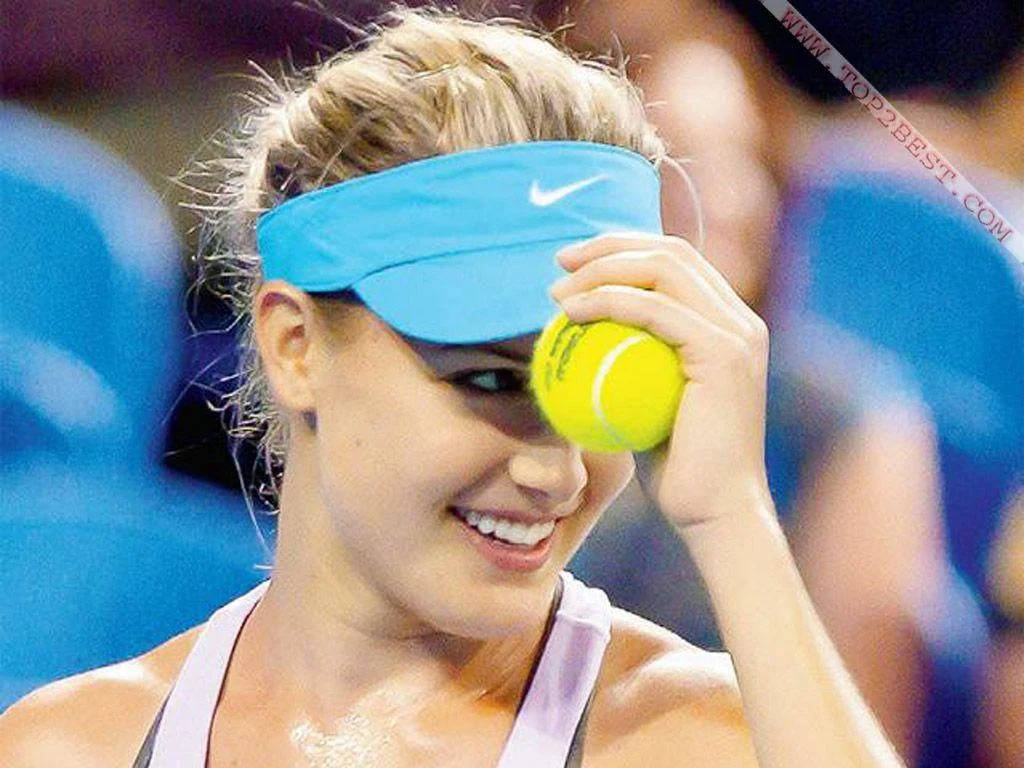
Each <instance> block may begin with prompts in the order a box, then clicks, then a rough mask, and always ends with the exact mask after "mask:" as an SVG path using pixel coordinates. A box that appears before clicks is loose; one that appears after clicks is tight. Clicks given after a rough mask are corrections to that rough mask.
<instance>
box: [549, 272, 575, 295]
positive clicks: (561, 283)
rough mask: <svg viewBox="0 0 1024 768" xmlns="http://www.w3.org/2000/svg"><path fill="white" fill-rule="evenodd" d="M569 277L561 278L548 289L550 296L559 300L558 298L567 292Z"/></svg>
mask: <svg viewBox="0 0 1024 768" xmlns="http://www.w3.org/2000/svg"><path fill="white" fill-rule="evenodd" d="M569 282H570V279H569V276H568V275H566V276H565V277H560V278H558V279H557V280H555V282H553V283H552V284H551V288H550V289H548V294H549V295H550V296H551V297H552V298H558V296H559V295H560V294H561V293H562V292H563V291H564V290H565V288H566V286H568V285H569Z"/></svg>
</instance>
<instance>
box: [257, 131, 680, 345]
mask: <svg viewBox="0 0 1024 768" xmlns="http://www.w3.org/2000/svg"><path fill="white" fill-rule="evenodd" d="M612 231H615V232H625V231H632V232H645V233H656V234H660V233H661V232H662V227H661V196H660V181H659V178H658V174H657V172H656V170H655V169H654V166H653V165H652V164H651V163H650V162H649V161H648V160H647V159H646V158H644V157H643V156H642V155H640V154H638V153H636V152H633V151H631V150H628V149H623V148H620V147H615V146H611V145H608V144H596V143H592V142H584V141H532V142H525V143H519V144H504V145H501V146H497V147H487V148H483V149H471V150H465V151H462V152H456V153H453V154H447V155H438V156H436V157H430V158H427V159H425V160H416V161H414V162H410V163H406V164H404V165H400V166H397V167H394V168H389V169H387V170H384V171H380V172H378V173H372V174H367V175H366V176H359V177H357V178H355V179H350V180H348V181H344V182H341V183H339V184H335V185H332V186H330V187H327V188H325V189H320V190H317V191H315V192H309V193H307V194H303V195H300V196H299V197H296V198H294V199H292V200H289V201H287V202H285V203H283V204H282V205H280V206H278V207H276V208H274V209H273V210H271V211H270V212H269V213H267V214H265V215H264V216H263V217H262V218H261V220H260V222H259V225H258V226H257V239H258V243H259V250H260V254H261V256H262V259H263V276H264V279H266V280H274V279H280V280H286V281H288V282H289V283H291V284H293V285H295V286H296V287H298V288H301V289H303V290H305V291H308V292H310V293H314V292H331V291H341V290H345V289H352V290H353V291H354V292H355V293H356V294H358V296H359V297H360V298H361V299H362V300H363V302H365V304H366V305H367V307H369V309H370V310H372V311H373V312H374V313H375V314H376V315H378V316H379V317H380V318H381V319H382V320H384V321H385V322H386V323H388V325H390V326H392V327H393V328H395V329H396V330H397V331H399V332H400V333H402V334H405V335H406V336H411V337H414V338H417V339H421V340H424V341H428V342H433V343H441V344H482V343H486V342H492V341H501V340H504V339H509V338H513V337H516V336H522V335H526V334H533V333H538V332H540V330H541V329H542V328H543V327H544V326H545V325H546V324H547V321H548V320H549V319H551V317H552V316H553V315H555V314H556V313H557V312H558V311H559V307H558V305H557V303H556V302H555V301H554V300H552V299H551V298H550V297H549V296H548V288H549V287H550V286H551V283H552V282H554V281H555V280H556V279H558V278H559V277H562V276H563V275H565V274H566V272H565V270H564V269H562V267H561V266H559V264H558V263H557V262H556V261H555V253H556V251H558V250H559V249H560V248H562V247H564V246H566V245H569V244H572V243H575V242H579V241H581V240H586V239H588V238H591V237H594V236H595V235H598V234H602V233H605V232H612Z"/></svg>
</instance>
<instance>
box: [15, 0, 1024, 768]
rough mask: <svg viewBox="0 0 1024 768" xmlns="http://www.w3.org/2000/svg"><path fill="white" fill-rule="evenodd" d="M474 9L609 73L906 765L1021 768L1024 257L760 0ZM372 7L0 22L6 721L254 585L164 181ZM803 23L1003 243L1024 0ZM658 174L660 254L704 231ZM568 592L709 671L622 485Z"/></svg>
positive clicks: (214, 379) (155, 1)
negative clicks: (645, 137)
mask: <svg viewBox="0 0 1024 768" xmlns="http://www.w3.org/2000/svg"><path fill="white" fill-rule="evenodd" d="M409 4H413V5H415V4H417V3H409ZM461 5H462V7H464V8H465V9H466V10H467V12H472V13H474V14H477V15H478V16H496V15H510V16H517V17H526V16H530V17H532V18H534V19H536V20H537V21H538V22H539V23H541V24H543V25H544V26H546V27H547V28H548V29H551V30H557V34H558V35H559V37H561V38H562V39H564V41H565V42H566V43H567V44H568V45H570V46H571V47H573V48H574V49H576V50H578V51H580V52H581V53H586V54H588V55H597V54H607V53H610V52H613V53H619V54H622V55H624V56H626V57H628V59H627V60H628V66H627V70H628V72H629V74H630V75H631V77H632V78H633V79H634V81H635V82H637V83H638V84H639V85H640V86H641V87H642V89H643V91H644V95H645V100H646V101H647V102H648V103H649V108H650V114H651V117H652V119H653V120H654V122H655V123H656V124H657V126H658V128H659V130H660V132H661V133H662V135H663V136H664V137H665V138H666V140H667V141H668V142H669V145H670V149H671V151H672V153H673V155H674V156H675V157H676V158H679V159H682V158H686V161H685V167H686V168H687V170H688V171H689V173H690V174H691V177H692V178H693V181H694V183H695V185H696V188H697V191H698V194H699V196H700V199H701V202H702V206H703V213H704V220H705V225H706V232H707V241H706V247H705V256H706V257H707V258H708V260H709V261H711V262H712V264H714V265H715V266H716V267H717V268H718V269H719V271H721V272H722V273H723V274H724V275H725V276H726V277H727V278H728V279H729V280H730V282H731V283H732V285H733V286H734V287H735V288H736V289H737V291H738V292H739V293H740V294H741V296H742V297H743V298H744V299H745V300H746V301H747V303H748V304H750V306H752V307H753V308H754V309H756V310H757V311H758V312H759V313H760V314H761V315H762V317H764V318H765V320H766V321H767V322H768V325H769V328H770V329H771V334H772V337H771V338H772V350H771V360H770V371H769V401H768V430H767V440H766V449H767V459H768V470H769V481H770V483H771V486H772V492H773V496H774V498H775V501H776V505H777V508H778V512H779V516H780V518H781V519H782V521H783V524H784V527H785V530H786V534H787V537H788V538H789V540H790V544H791V546H792V548H793V551H794V555H795V557H796V560H797V564H798V566H799V568H800V571H801V574H802V575H803V577H804V580H805V582H806V583H807V586H808V589H809V591H810V593H811V597H812V599H813V600H814V602H815V605H816V607H817V609H818V611H819V613H820V615H821V617H822V619H823V621H824V623H825V625H826V628H827V629H828V631H829V634H830V636H831V637H832V639H833V641H834V642H835V644H836V646H837V648H838V649H839V651H840V653H841V654H842V656H843V658H844V660H845V661H846V663H847V665H848V666H849V668H850V670H851V672H852V673H853V675H854V678H855V679H856V681H857V683H858V685H859V686H860V688H861V690H862V692H863V693H864V695H865V697H866V698H867V700H868V703H869V704H870V705H871V707H872V708H873V710H874V711H875V712H876V713H877V714H878V716H879V718H880V720H881V722H882V724H883V726H884V727H885V729H886V732H887V733H888V735H889V736H890V738H891V739H892V740H893V741H894V743H895V744H896V745H897V747H898V748H899V749H900V751H901V753H902V754H903V756H904V757H905V759H906V760H907V762H908V764H909V765H914V766H927V767H929V768H937V767H938V766H962V767H967V766H972V767H974V768H977V767H978V766H992V767H993V768H1004V767H1007V768H1008V767H1009V766H1016V768H1020V766H1024V490H1022V476H1024V475H1022V467H1024V276H1022V269H1021V266H1020V265H1019V264H1018V263H1016V262H1014V261H1013V259H1012V257H1010V256H1009V255H1008V254H1007V253H1006V252H1004V251H1003V250H1002V249H1001V248H999V247H998V245H997V244H996V243H995V242H994V241H993V239H992V238H991V237H989V236H987V235H986V233H985V232H984V231H983V229H982V228H981V227H979V226H978V223H977V221H975V220H974V219H973V217H972V216H971V214H970V213H969V212H968V211H966V210H965V209H964V208H963V207H962V206H960V205H958V204H956V201H955V200H953V199H952V198H951V197H950V196H949V195H948V193H946V192H945V191H944V190H943V189H942V188H941V187H939V186H938V185H936V184H935V183H934V180H933V177H932V176H931V174H929V173H926V172H925V171H923V170H922V169H921V167H920V166H919V163H918V161H917V160H916V159H914V158H913V157H911V156H909V155H906V154H905V149H904V147H902V146H901V145H900V144H899V143H897V142H896V141H894V140H893V139H892V137H891V136H889V135H887V129H886V128H884V127H882V126H881V125H879V124H878V122H877V121H876V120H874V119H873V118H872V116H871V115H870V114H869V113H868V112H867V111H866V110H865V109H864V108H863V107H862V106H861V105H859V104H858V103H856V102H855V101H854V100H853V99H852V97H851V96H849V94H847V92H846V91H845V90H844V89H843V88H842V87H841V86H840V85H839V83H838V82H837V81H835V80H834V79H833V78H831V76H829V75H828V74H827V73H826V72H825V71H824V70H823V69H822V68H821V67H820V65H818V64H817V63H816V62H815V61H814V59H813V58H812V57H811V55H810V54H809V53H807V52H806V51H805V50H804V49H803V48H802V47H801V46H800V45H799V44H798V43H796V42H795V41H794V40H793V39H792V38H791V36H790V35H789V33H788V32H786V31H785V30H784V29H783V28H782V27H781V25H780V24H779V23H778V22H777V21H776V20H775V19H774V18H772V17H771V15H770V14H769V13H768V12H767V11H765V10H764V9H763V8H762V7H761V5H760V4H759V3H757V2H756V1H755V0H750V2H744V1H743V0H630V2H616V1H615V0H575V1H573V2H566V1H565V0H540V1H539V2H534V3H529V2H525V3H509V2H464V3H462V4H461ZM384 7H385V5H384V4H382V3H376V2H342V1H341V0H338V1H336V2H325V3H323V5H322V7H316V6H314V5H312V4H306V5H297V4H294V3H292V2H280V1H278V0H248V1H246V0H218V1H217V2H214V1H213V0H190V1H182V2H168V1H166V0H149V1H148V2H146V1H144V0H92V1H91V2H89V1H87V0H63V1H62V2H49V1H47V0H21V2H19V3H18V4H17V8H16V9H15V8H14V5H13V3H9V4H6V5H5V7H4V9H3V15H2V20H3V26H2V35H3V37H2V40H0V73H2V87H3V93H2V103H0V243H2V244H3V245H2V248H3V258H2V259H0V279H2V285H3V289H4V300H3V302H2V303H0V337H2V340H3V344H2V345H0V355H2V365H0V523H2V528H3V531H4V534H3V536H2V537H0V579H2V582H3V584H4V587H5V588H4V593H3V595H2V597H0V627H2V629H0V711H2V710H3V709H4V708H5V707H6V706H8V705H9V704H11V703H12V702H13V701H14V700H16V699H17V698H19V697H20V696H22V695H23V694H24V693H26V692H28V691H29V690H31V689H33V688H36V687H38V686H39V685H42V684H43V683H45V682H48V681H50V680H53V679H56V678H58V677H63V676H66V675H69V674H73V673H75V672H79V671H82V670H85V669H89V668H93V667H96V666H101V665H104V664H108V663H111V662H113V661H117V660H120V659H123V658H127V657H129V656H134V655H137V654H139V653H141V652H143V651H145V650H148V649H150V648H152V647H153V646H154V645H156V644H158V643H160V642H162V641H163V640H165V639H167V638H168V637H169V636H171V635H172V634H175V633H178V632H180V631H183V630H184V629H186V628H188V627H191V626H193V625H195V624H197V623H200V622H202V621H204V620H205V619H206V618H207V617H208V616H209V614H210V613H211V612H212V611H213V610H215V609H216V608H217V607H218V606H220V605H222V604H224V603H225V602H227V601H228V600H230V599H231V598H232V597H234V596H236V595H238V594H240V593H241V592H243V591H245V590H247V589H248V588H250V587H251V586H254V585H255V584H256V583H257V582H258V581H261V580H262V579H264V578H266V577H267V575H268V569H269V567H270V565H271V563H272V560H273V554H272V553H273V546H274V518H273V516H272V515H270V514H268V510H267V508H266V507H265V506H263V505H262V504H261V502H260V499H259V494H258V489H259V486H260V484H261V483H263V482H264V481H265V478H264V477H262V476H261V474H260V471H259V467H258V466H257V465H256V462H255V455H254V451H253V450H252V448H251V446H245V445H242V446H232V445H230V444H229V441H228V439H227V438H226V436H225V432H224V429H223V426H222V415H221V413H219V412H218V411H217V407H218V406H219V405H221V403H222V400H221V398H222V396H223V394H224V393H225V392H226V391H228V389H229V388H231V387H233V386H234V385H235V383H236V382H235V381H234V380H233V379H232V378H231V377H232V375H233V373H234V371H235V368H236V365H237V359H236V357H235V355H234V351H233V348H234V343H235V336H234V332H233V330H232V329H231V328H230V327H229V325H230V315H229V313H228V311H227V308H226V307H224V306H222V305H221V304H220V303H219V302H218V301H217V300H216V299H215V298H214V297H212V296H210V295H206V294H203V293H202V292H197V291H192V290H190V286H191V284H192V281H193V280H194V278H195V275H194V274H192V273H191V272H190V266H189V264H190V262H189V256H190V255H191V254H193V253H194V252H195V249H196V247H197V237H196V231H195V227H196V224H197V221H198V220H197V218H196V217H195V215H194V213H192V212H190V211H187V210H184V209H182V208H181V206H180V203H181V202H182V201H185V200H188V199H189V197H190V196H189V193H188V190H187V189H186V185H185V184H183V183H181V182H180V180H179V181H174V180H175V179H180V176H181V172H182V170H183V169H185V168H186V167H187V166H189V164H190V163H191V162H192V161H193V159H195V158H197V157H198V158H209V157H215V156H216V154H217V144H216V142H217V137H218V134H219V131H221V130H222V129H225V128H229V127H230V126H231V125H232V123H233V122H234V121H235V120H236V119H237V117H238V115H239V114H240V112H241V111H242V110H243V109H244V108H245V106H246V101H245V98H244V96H243V95H242V94H244V93H245V92H246V90H248V89H249V88H250V87H251V83H250V79H251V78H252V77H253V76H254V75H255V74H256V73H257V70H256V67H259V68H262V69H264V70H265V71H267V72H269V73H271V74H279V73H280V72H281V71H282V70H281V67H282V66H284V67H285V69H286V70H287V69H288V68H289V67H291V66H292V65H295V66H304V65H307V64H311V63H314V62H315V61H317V60H318V58H319V57H325V56H326V55H328V54H330V53H331V52H333V51H335V50H338V49H339V48H343V47H345V46H347V45H349V44H351V43H352V42H353V41H354V40H355V39H356V38H355V36H354V34H353V31H352V26H353V25H359V24H363V23H365V22H366V21H368V20H370V19H372V18H373V17H374V16H375V15H377V13H379V12H380V10H381V9H383V8H384ZM797 10H798V11H800V12H801V13H802V14H803V15H804V16H806V17H807V18H808V19H809V20H810V21H811V22H812V23H813V24H814V25H815V26H816V27H817V28H818V29H819V31H820V32H821V33H822V34H823V35H824V36H825V37H826V38H827V39H828V41H829V42H830V43H832V44H833V45H834V46H835V47H836V48H837V49H838V50H839V51H840V52H841V53H842V54H843V55H844V56H845V57H846V58H847V59H848V60H849V61H850V62H851V63H852V64H853V65H854V66H855V67H857V68H858V69H859V70H860V71H861V72H862V73H863V74H864V75H865V76H866V77H867V79H868V80H869V81H870V82H871V83H872V84H873V85H874V86H876V87H877V88H878V89H879V90H880V91H881V92H882V93H883V94H885V95H886V96H887V97H888V98H889V99H890V101H892V102H893V104H894V105H895V106H896V108H897V109H899V110H900V111H901V112H902V114H903V115H904V116H905V117H906V118H907V119H908V120H909V121H910V122H911V123H912V124H913V125H914V127H915V128H916V129H917V130H918V131H919V132H920V133H921V134H922V135H924V136H926V137H927V138H928V139H929V140H930V141H931V142H932V143H933V144H934V145H935V146H936V147H937V148H938V149H939V150H940V151H941V152H942V153H943V154H944V155H945V156H946V157H947V158H948V159H949V160H950V161H951V162H952V163H953V164H954V165H955V166H956V167H957V168H958V169H959V170H960V171H962V172H963V173H964V174H965V175H966V177H967V178H968V179H969V180H970V181H971V182H972V183H973V184H974V185H975V186H976V187H977V188H978V189H979V190H980V191H981V192H982V193H983V194H984V195H985V196H986V197H987V198H988V199H989V200H990V201H991V202H992V203H993V204H994V205H995V206H996V208H998V210H999V211H1000V212H1001V213H1002V214H1003V215H1004V216H1006V217H1007V219H1008V220H1009V221H1010V222H1011V223H1013V224H1017V225H1018V226H1020V225H1024V49H1022V29H1024V20H1022V16H1024V8H1022V6H1021V3H1020V2H1019V0H1007V1H1006V2H1000V1H998V0H977V1H976V2H971V3H966V2H962V1H961V0H933V1H931V2H928V1H926V0H910V1H909V2H899V3H897V2H894V1H889V2H885V1H883V0H859V2H852V1H851V0H831V2H826V1H825V0H804V1H803V2H801V3H799V5H798V8H797ZM281 62H284V64H283V65H282V63H281ZM669 181H670V180H668V179H667V180H666V185H665V195H664V201H663V214H664V219H665V223H666V230H667V231H669V232H674V233H677V234H684V235H690V234H691V233H692V231H693V219H692V213H691V210H692V206H691V201H690V200H689V198H688V197H687V193H686V187H685V185H683V184H680V183H678V182H675V183H669ZM243 484H244V485H245V486H246V487H248V488H250V490H251V491H252V492H251V493H250V495H249V497H248V498H247V497H246V496H245V495H243V494H242V492H241V490H240V488H241V487H242V485H243ZM634 553H639V554H634ZM569 568H570V570H572V571H573V572H574V573H575V574H576V575H577V576H579V577H580V578H582V579H583V580H584V581H586V582H588V583H590V584H592V585H594V586H599V587H601V588H603V589H604V590H605V591H606V592H607V593H608V594H609V596H610V598H611V599H612V601H613V602H614V603H616V604H618V605H620V606H622V607H624V608H627V609H629V610H632V611H634V612H637V613H640V614H642V615H644V616H647V617H649V618H651V619H653V620H655V621H657V622H658V623H660V624H662V625H664V626H667V627H669V628H671V629H672V630H674V631H675V632H677V633H679V634H680V635H681V636H683V637H685V638H686V639H688V640H690V641H691V642H693V643H696V644H698V645H701V646H703V647H706V648H712V649H721V648H722V647H723V646H722V643H721V638H720V637H719V634H718V630H717V626H716V624H715V617H714V614H713V611H712V610H711V607H710V603H709V601H708V598H707V594H706V591H705V589H704V585H703V584H702V583H701V580H700V576H699V574H698V573H697V572H696V570H695V569H694V567H693V565H692V563H691V562H690V560H689V558H688V557H687V554H686V552H685V551H684V550H683V548H682V547H681V546H680V544H679V542H678V540H677V539H676V538H675V536H674V534H673V533H672V532H671V530H670V529H668V528H667V526H665V524H664V523H662V521H661V519H660V517H659V516H658V514H657V511H656V510H655V509H654V508H652V507H651V506H650V504H649V503H648V502H647V501H646V499H645V498H644V497H643V495H642V493H641V492H640V490H639V488H638V487H636V485H635V484H631V485H630V486H629V487H628V488H627V489H626V492H625V493H624V494H623V495H622V496H621V497H620V498H619V499H618V500H617V501H616V503H615V504H614V505H613V507H612V508H610V509H609V510H608V512H607V513H606V514H605V515H604V517H603V518H602V519H601V521H600V523H599V524H598V526H597V527H596V528H595V530H594V532H593V533H592V535H591V536H590V538H588V540H587V541H586V543H585V544H584V545H583V547H582V548H581V550H580V551H579V552H578V553H577V554H576V556H575V557H574V558H573V560H572V562H571V563H570V566H569Z"/></svg>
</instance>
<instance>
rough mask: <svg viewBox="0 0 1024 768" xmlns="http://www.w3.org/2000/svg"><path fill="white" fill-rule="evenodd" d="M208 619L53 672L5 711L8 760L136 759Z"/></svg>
mask: <svg viewBox="0 0 1024 768" xmlns="http://www.w3.org/2000/svg"><path fill="white" fill-rule="evenodd" d="M203 626H204V625H203V624H200V625H198V626H196V627H193V628H191V629H189V630H187V631H185V632H182V633H181V634H179V635H175V636H174V637H172V638H171V639H169V640H167V641H166V642H165V643H163V644H161V645H158V646H157V647H155V648H153V649H151V650H149V651H147V652H145V653H143V654H142V655H140V656H136V657H134V658H131V659H126V660H125V661H121V662H118V663H116V664H110V665H108V666H104V667H98V668H96V669H91V670H88V671H86V672H82V673H79V674H76V675H71V676H70V677H65V678H61V679H60V680H55V681H53V682H51V683H48V684H47V685H44V686H42V687H40V688H37V689H35V690H34V691H32V692H30V693H29V694H27V695H26V696H24V697H23V698H21V699H19V700H18V701H16V702H15V703H14V704H12V705H11V706H10V707H9V708H8V709H7V710H6V711H5V712H4V713H3V714H0V754H2V755H4V765H6V766H9V768H43V766H52V765H60V764H66V763H68V762H74V764H75V765H77V766H81V768H92V766H97V768H98V766H105V767H109V766H112V765H131V764H132V761H133V760H134V759H135V755H136V754H137V752H138V749H139V747H141V746H142V742H143V741H144V740H145V738H146V733H147V732H148V731H149V726H150V724H151V723H152V721H153V718H154V717H155V716H156V713H157V710H159V709H160V705H161V704H162V703H163V700H164V697H165V696H166V695H167V692H168V691H169V690H170V688H171V684H172V683H173V681H174V678H175V677H176V675H177V672H178V669H179V668H180V667H181V665H182V664H183V663H184V661H185V656H187V655H188V652H189V650H190V649H191V647H192V645H193V644H194V643H195V641H196V639H197V637H198V634H199V632H200V631H201V629H202V627H203ZM70 758H74V759H73V761H72V760H70Z"/></svg>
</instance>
